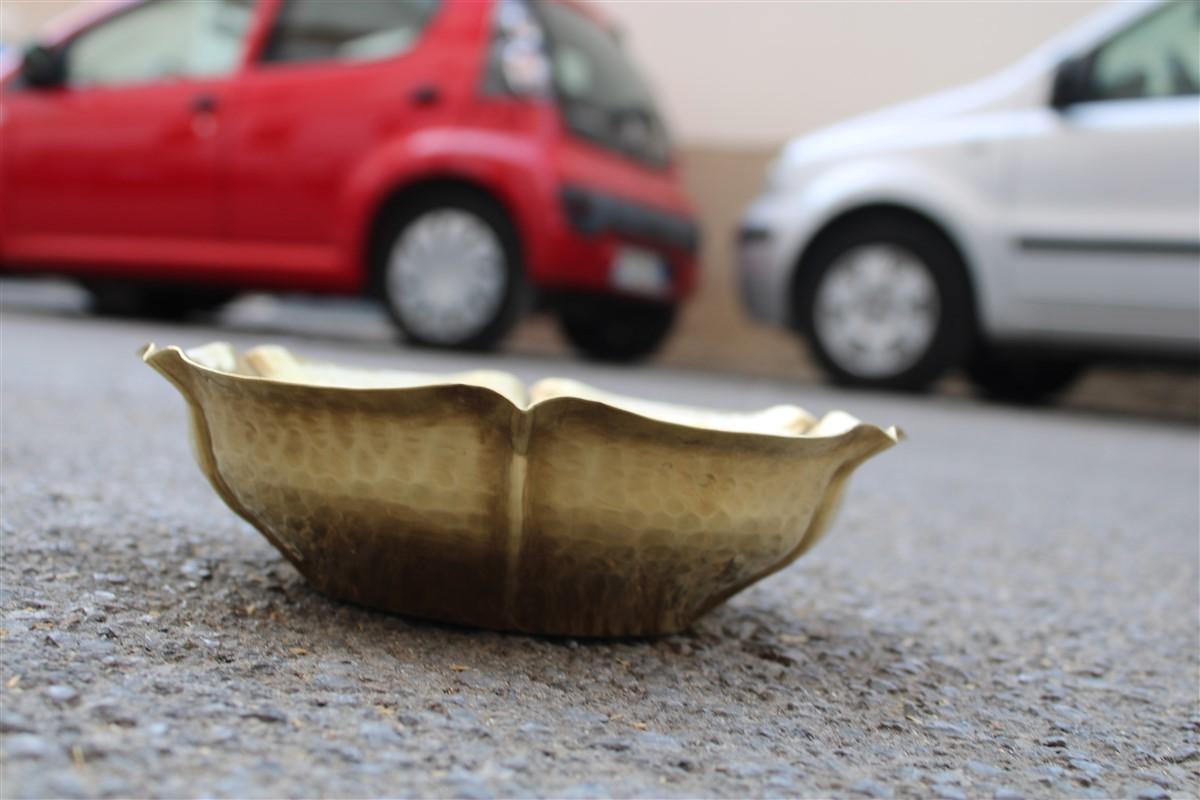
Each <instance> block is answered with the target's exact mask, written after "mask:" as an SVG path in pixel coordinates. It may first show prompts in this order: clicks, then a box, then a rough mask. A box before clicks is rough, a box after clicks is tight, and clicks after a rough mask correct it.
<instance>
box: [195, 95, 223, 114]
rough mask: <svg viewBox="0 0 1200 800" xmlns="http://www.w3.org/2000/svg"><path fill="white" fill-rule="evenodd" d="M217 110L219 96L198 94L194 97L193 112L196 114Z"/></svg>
mask: <svg viewBox="0 0 1200 800" xmlns="http://www.w3.org/2000/svg"><path fill="white" fill-rule="evenodd" d="M216 110H217V98H215V97H213V96H212V95H211V94H198V95H196V96H195V97H193V98H192V112H193V113H195V114H211V113H213V112H214V111H216Z"/></svg>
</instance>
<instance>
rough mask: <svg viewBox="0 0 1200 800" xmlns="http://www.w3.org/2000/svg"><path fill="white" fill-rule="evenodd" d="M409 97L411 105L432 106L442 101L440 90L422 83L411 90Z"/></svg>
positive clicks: (432, 85) (430, 84) (429, 84)
mask: <svg viewBox="0 0 1200 800" xmlns="http://www.w3.org/2000/svg"><path fill="white" fill-rule="evenodd" d="M409 97H410V98H411V99H412V102H413V105H416V106H432V105H435V104H437V102H438V101H439V100H441V99H442V90H441V89H439V88H438V87H437V86H435V85H434V84H432V83H423V84H421V85H420V86H418V87H417V88H415V89H413V90H412V94H411V95H409Z"/></svg>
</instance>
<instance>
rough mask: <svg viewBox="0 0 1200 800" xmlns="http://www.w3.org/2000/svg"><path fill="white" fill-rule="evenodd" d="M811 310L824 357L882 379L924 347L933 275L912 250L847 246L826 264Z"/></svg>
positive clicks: (933, 302)
mask: <svg viewBox="0 0 1200 800" xmlns="http://www.w3.org/2000/svg"><path fill="white" fill-rule="evenodd" d="M813 314H814V319H813V324H814V328H815V330H816V333H817V336H818V337H819V339H820V341H821V345H822V347H823V349H824V350H825V353H826V354H827V355H828V356H829V358H831V359H832V360H833V361H834V362H836V363H837V364H838V366H840V367H841V368H842V369H843V370H845V371H846V372H849V373H851V374H853V375H856V376H858V377H861V378H880V379H886V378H889V377H893V376H896V375H899V374H901V373H903V372H904V371H905V370H907V369H909V368H910V367H912V366H913V365H914V364H916V363H917V362H918V361H920V359H921V357H922V356H923V355H924V354H925V353H926V352H927V351H928V349H929V347H930V345H931V344H932V343H933V339H934V336H935V335H936V333H937V328H938V321H939V318H940V315H941V303H940V301H939V293H938V288H937V285H936V284H935V283H934V280H933V275H932V274H931V273H930V270H929V268H928V267H927V266H926V265H925V263H924V262H923V261H922V260H921V259H920V258H918V257H917V256H916V255H915V254H914V253H912V252H911V251H909V250H907V249H905V248H902V247H898V246H896V245H891V244H868V245H860V246H858V247H853V248H851V249H849V250H847V251H846V252H845V253H843V254H842V255H840V256H838V258H837V259H836V260H835V261H834V262H833V263H832V264H831V265H830V266H829V269H828V270H827V271H826V273H825V275H824V277H823V279H822V280H821V283H820V285H819V286H818V287H817V292H816V297H815V300H814V303H813Z"/></svg>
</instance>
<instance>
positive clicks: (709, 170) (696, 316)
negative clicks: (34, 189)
mask: <svg viewBox="0 0 1200 800" xmlns="http://www.w3.org/2000/svg"><path fill="white" fill-rule="evenodd" d="M88 5H89V4H88V3H87V2H78V0H4V2H3V4H2V6H0V41H2V42H3V44H4V46H5V47H6V48H7V49H8V53H9V55H10V56H13V55H14V53H16V52H17V51H19V50H20V49H21V48H23V47H24V46H25V45H26V44H27V43H28V42H30V41H32V40H34V39H36V38H37V35H38V32H39V31H41V30H43V29H44V27H45V26H46V24H47V23H51V22H53V21H54V20H55V19H56V18H60V17H61V16H62V15H64V14H71V13H76V14H77V13H78V12H79V11H80V8H81V7H86V6H88ZM589 5H590V6H591V7H594V8H595V9H596V10H597V11H598V12H599V13H600V15H601V17H602V18H603V19H605V20H608V21H611V22H612V23H614V25H615V27H616V28H617V29H618V30H619V33H620V39H621V42H622V46H623V47H624V48H625V49H626V51H627V52H628V53H629V54H630V56H631V57H632V60H633V61H634V62H635V63H636V64H637V65H638V66H639V67H640V68H641V69H642V71H643V72H644V73H645V75H646V78H647V81H648V83H649V84H650V85H651V86H652V88H653V92H654V96H655V99H656V102H657V105H658V107H659V108H660V109H661V111H662V112H663V116H664V117H665V119H666V121H667V124H668V126H669V129H670V134H671V139H672V145H673V147H674V151H675V155H676V160H677V164H678V165H679V175H680V179H681V181H682V186H683V188H684V192H685V194H686V195H687V197H688V198H690V201H691V204H692V206H693V207H694V210H695V221H696V223H697V226H698V229H699V231H700V234H701V239H700V240H701V242H702V245H701V247H700V250H699V255H698V263H699V272H700V279H699V281H698V285H697V289H696V292H695V294H694V295H693V296H692V297H691V298H690V299H689V300H688V302H687V303H686V304H684V305H683V307H682V310H681V314H680V315H679V317H678V319H677V321H676V323H675V325H674V328H673V330H672V333H671V334H670V336H669V337H668V338H667V339H666V341H665V343H664V345H663V346H662V348H661V349H660V350H658V351H657V352H656V353H655V355H654V358H655V359H656V361H657V362H658V363H665V364H671V365H676V366H685V367H696V368H703V369H716V370H722V371H727V372H733V373H741V374H752V375H764V376H775V377H785V378H795V379H797V380H803V381H810V380H811V381H817V380H822V375H823V371H822V370H821V369H819V368H818V367H817V366H816V365H815V364H814V361H813V359H812V357H811V355H810V352H809V350H808V348H806V346H805V345H804V343H803V342H802V341H801V340H800V338H799V337H797V336H796V335H794V333H792V332H790V331H787V330H784V329H783V328H782V327H780V326H774V325H765V324H762V323H760V322H759V323H756V322H754V321H753V320H752V319H751V316H750V315H749V314H748V313H747V310H746V308H745V306H744V304H743V302H742V299H741V297H740V295H739V290H738V287H737V275H736V271H737V265H736V236H737V232H738V229H739V224H740V221H741V219H742V217H743V214H744V212H745V211H746V209H747V207H748V206H749V205H750V204H751V203H752V202H753V201H754V199H755V198H756V197H757V196H759V195H760V194H761V193H762V192H763V187H764V181H765V178H766V176H767V173H768V169H769V166H770V165H771V163H772V161H773V160H774V159H776V158H777V157H778V156H779V154H780V152H781V147H783V146H784V145H785V144H786V143H787V142H788V141H789V140H791V139H793V138H795V137H798V136H802V135H804V134H807V133H810V132H813V131H816V130H818V129H822V128H825V127H826V126H829V125H832V124H834V123H837V122H839V121H842V120H845V119H847V118H850V117H854V116H856V115H860V114H863V113H866V112H871V111H875V110H878V109H881V108H884V107H888V106H892V105H895V104H897V103H899V102H902V101H907V100H911V99H914V98H918V97H921V96H923V95H928V94H931V93H934V92H938V91H941V90H945V89H950V88H953V87H957V86H962V85H964V84H968V83H970V82H972V81H976V80H978V79H982V78H985V77H987V76H989V75H992V74H994V73H996V72H997V71H999V70H1001V69H1003V68H1005V67H1007V66H1009V65H1011V64H1013V63H1014V62H1015V61H1017V60H1018V59H1019V58H1020V57H1022V56H1023V55H1025V54H1026V53H1028V52H1029V51H1031V50H1032V49H1034V48H1035V47H1037V46H1038V45H1039V44H1041V43H1043V42H1045V41H1046V40H1048V39H1050V38H1051V37H1053V36H1054V35H1056V34H1058V33H1060V32H1062V31H1064V30H1066V29H1068V28H1070V27H1071V26H1073V25H1075V24H1077V23H1079V22H1080V20H1083V19H1085V18H1087V17H1088V16H1089V15H1093V14H1095V13H1096V12H1097V11H1098V10H1099V9H1101V8H1102V6H1103V4H1102V3H1099V2H1092V1H1091V0H1071V1H1070V2H1040V3H1013V2H962V3H894V2H855V3H822V2H811V3H807V2H783V3H772V2H762V3H757V2H693V3H686V4H681V3H677V2H655V1H654V0H649V1H645V0H643V1H642V2H621V1H620V0H593V2H591V3H590V4H589ZM1198 113H1200V111H1198ZM1197 145H1198V146H1200V142H1198V143H1197ZM1193 177H1194V178H1195V180H1197V181H1200V176H1193ZM1197 224H1198V225H1200V223H1197ZM1197 236H1198V237H1200V233H1198V234H1197ZM24 291H25V289H23V288H17V287H15V286H13V285H12V284H11V283H6V285H5V292H6V296H7V297H8V302H10V303H11V302H22V300H21V298H29V297H33V296H32V295H25V294H21V292H24ZM14 298H15V300H14ZM28 302H33V303H34V304H36V303H37V302H40V301H38V300H36V298H35V299H32V300H29V301H28ZM255 302H256V303H258V305H254V303H255ZM271 302H277V301H271ZM339 303H340V301H336V300H334V301H330V302H329V303H327V304H307V303H302V305H301V307H303V308H305V309H308V310H307V311H306V313H308V314H310V315H312V316H313V317H314V318H320V315H321V314H322V313H325V314H327V315H330V316H328V317H327V322H323V323H319V325H325V326H327V327H328V328H344V329H345V330H346V331H354V330H362V331H371V332H373V333H374V332H379V331H382V330H383V327H384V326H385V325H386V323H385V322H384V321H383V320H382V317H380V316H378V315H375V316H372V317H371V321H370V322H369V323H368V322H364V321H362V320H358V321H356V322H354V323H353V324H351V323H348V322H344V320H343V317H340V316H336V314H337V313H340V312H336V311H335V309H340V310H341V311H344V312H345V314H346V315H347V317H348V316H354V315H358V314H359V313H360V312H361V313H362V314H366V315H368V316H369V315H371V314H374V312H372V311H369V310H365V307H364V306H362V305H361V304H358V305H356V304H349V305H346V304H344V303H341V304H339ZM241 308H242V310H243V311H244V312H245V313H246V314H248V315H249V318H253V319H256V320H262V319H267V318H270V317H271V312H270V311H269V309H270V308H273V306H272V305H271V304H270V302H268V301H265V300H262V299H261V298H260V299H258V300H255V301H252V302H249V303H248V302H247V301H242V305H241ZM247 309H248V310H247ZM264 309H267V310H264ZM288 316H289V318H291V319H294V318H295V315H288ZM230 318H231V319H234V320H235V323H234V324H236V320H237V319H238V318H239V317H238V315H237V313H236V312H233V313H232V316H231V317H230ZM356 319H357V317H356ZM322 329H325V328H322ZM351 335H353V334H351ZM1197 337H1198V338H1200V331H1197ZM506 347H508V348H514V349H516V350H519V351H528V352H537V353H554V354H563V353H567V352H568V351H569V349H570V348H569V346H568V345H567V344H565V343H564V341H563V338H562V336H560V334H559V332H558V331H557V330H556V325H555V322H554V320H553V319H552V318H551V317H550V316H547V315H541V316H529V317H524V318H522V321H521V323H520V325H519V326H517V328H516V330H515V331H514V333H513V335H512V336H511V337H510V338H509V339H508V340H507V342H506ZM940 387H941V390H942V391H947V392H951V393H959V394H965V393H967V392H969V391H970V389H969V387H968V384H967V382H966V381H965V380H963V379H962V378H961V377H959V376H958V375H957V374H956V373H951V374H950V376H949V377H948V378H947V379H945V380H943V381H942V382H941V383H940ZM1061 401H1062V402H1064V403H1066V404H1068V405H1077V406H1080V407H1085V408H1095V409H1112V410H1134V411H1139V412H1143V413H1150V414H1163V415H1166V416H1170V417H1175V418H1182V419H1190V420H1194V419H1198V418H1200V381H1198V380H1197V377H1196V374H1195V369H1194V367H1193V368H1185V369H1183V370H1180V369H1178V368H1176V367H1175V366H1172V367H1171V368H1170V369H1164V368H1162V367H1161V366H1160V365H1158V363H1157V360H1149V361H1145V362H1143V361H1142V360H1141V359H1139V358H1133V359H1131V360H1129V361H1127V363H1126V364H1124V365H1122V366H1120V367H1119V368H1111V367H1104V368H1100V369H1093V370H1090V371H1089V372H1088V373H1087V374H1086V376H1085V377H1084V378H1083V380H1081V381H1079V382H1078V383H1076V384H1074V385H1073V386H1072V387H1071V388H1070V389H1069V391H1068V392H1067V394H1066V395H1065V396H1064V397H1063V398H1062V399H1061Z"/></svg>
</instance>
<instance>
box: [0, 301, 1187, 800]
mask: <svg viewBox="0 0 1200 800" xmlns="http://www.w3.org/2000/svg"><path fill="white" fill-rule="evenodd" d="M218 338H231V339H233V340H234V341H235V342H236V343H237V344H239V345H241V346H245V345H252V344H257V343H259V341H258V337H249V336H246V335H233V336H231V335H230V334H229V332H228V331H221V330H213V329H207V328H204V327H198V326H181V327H171V326H163V325H152V324H146V323H117V322H111V321H100V320H93V319H88V318H85V317H79V316H75V315H71V314H60V315H56V314H53V313H48V312H38V313H34V312H28V311H19V310H18V311H7V312H6V313H5V314H4V315H3V317H0V370H2V375H0V393H2V396H0V413H2V417H0V470H2V480H0V503H2V508H0V511H2V513H0V525H2V531H0V533H2V545H3V558H2V559H0V613H2V621H0V628H2V629H3V632H2V637H3V638H0V648H2V651H0V652H2V665H0V673H2V674H0V698H2V705H0V779H2V793H3V795H4V796H5V797H48V796H54V797H93V796H128V795H134V796H216V797H280V796H318V795H320V796H368V795H389V796H396V795H422V796H430V795H436V796H455V797H468V798H483V797H494V796H495V797H500V796H513V795H553V796H556V797H603V796H610V795H618V796H667V797H685V796H686V797H694V796H714V795H719V796H731V797H733V796H739V797H740V796H817V795H822V796H824V795H835V796H846V797H849V796H868V797H892V796H897V797H901V796H910V797H931V796H932V797H939V798H951V799H953V798H962V797H995V798H1015V797H1045V796H1078V797H1111V796H1124V797H1137V798H1143V799H1144V800H1152V799H1153V798H1165V797H1187V796H1197V795H1200V697H1198V688H1197V687H1198V684H1197V680H1198V677H1200V673H1198V669H1200V668H1198V650H1200V619H1198V614H1200V596H1198V595H1200V540H1198V531H1200V511H1198V505H1200V503H1198V489H1197V487H1198V485H1200V461H1198V437H1197V431H1196V429H1195V428H1194V427H1192V426H1189V425H1178V424H1162V423H1158V422H1155V421H1153V420H1150V419H1145V418H1137V417H1113V416H1100V415H1086V414H1078V413H1066V412H1062V411H1054V410H1038V411H1029V410H1014V409H1009V408H1003V407H997V406H987V405H981V404H978V403H974V402H971V401H968V400H965V399H955V398H932V399H920V398H908V397H898V396H896V397H887V396H878V395H862V394H850V393H839V392H836V391H833V390H829V389H824V388H819V387H813V386H805V385H801V384H789V383H786V382H772V381H767V380H754V381H752V380H749V379H730V378H721V377H713V376H707V375H701V374H696V373H684V372H672V371H665V370H651V369H637V370H628V371H619V370H611V369H601V368H595V367H587V366H584V365H581V364H578V363H574V362H569V361H562V360H558V359H553V358H528V357H521V358H518V357H512V356H508V357H503V356H500V357H492V358H485V357H464V356H447V355H436V354H430V353H422V352H417V351H412V350H406V349H402V348H394V347H387V346H382V345H374V344H372V345H369V346H368V345H366V344H364V345H362V346H355V345H353V344H352V343H342V344H339V345H336V346H333V345H329V344H321V343H318V342H315V341H311V340H307V341H300V342H298V343H297V342H289V341H288V340H287V339H286V338H284V337H280V338H279V340H280V341H281V343H284V344H291V345H292V346H293V347H294V348H295V349H296V350H298V351H299V352H301V353H302V354H309V355H313V356H316V357H321V358H328V359H336V360H341V361H345V362H349V363H357V364H364V365H381V366H382V365H386V366H392V367H403V368H411V369H423V370H435V371H450V370H459V369H463V368H468V367H471V366H480V365H482V366H490V367H497V368H503V369H508V370H510V371H513V372H515V373H517V374H518V375H520V376H521V377H522V378H525V379H535V378H538V377H542V376H544V375H548V374H559V375H565V376H568V377H575V378H580V379H583V380H586V381H589V382H592V383H594V384H596V385H599V386H601V387H604V388H608V389H613V390H616V391H622V392H626V393H630V394H637V395H642V396H647V397H655V398H659V399H664V400H671V401H681V402H690V403H693V404H701V405H710V406H714V407H724V408H732V409H750V408H757V407H764V406H767V405H771V404H774V403H780V402H796V403H798V404H800V405H804V406H807V407H808V408H810V410H813V411H816V412H823V411H825V410H828V409H830V408H838V407H840V408H846V409H847V410H849V411H851V412H853V413H856V414H857V415H858V416H860V417H862V418H864V419H866V420H869V421H872V422H878V423H881V424H892V423H895V424H898V425H901V426H902V427H904V428H905V429H906V431H907V432H908V434H909V436H910V440H909V441H908V442H906V443H904V444H903V445H901V446H900V447H897V448H895V449H894V450H892V451H890V452H888V453H886V454H884V455H883V456H881V457H879V458H878V459H877V460H874V461H872V462H870V463H868V464H867V465H865V466H864V467H863V469H862V470H861V472H860V473H858V474H857V475H856V476H855V478H854V479H853V481H852V482H851V486H850V491H849V493H848V496H847V498H846V503H845V506H844V508H843V510H842V513H841V516H840V518H839V521H838V522H837V523H836V525H835V527H834V529H833V530H832V531H831V532H830V534H829V536H828V537H827V538H826V539H825V540H824V541H823V542H822V543H821V544H820V545H819V546H818V547H817V548H816V549H815V550H814V551H813V552H812V553H811V554H809V555H808V556H806V557H805V558H803V559H802V560H801V561H799V562H797V563H796V564H795V565H793V566H792V567H791V568H789V569H787V570H785V571H784V572H782V573H780V574H778V575H776V576H774V577H772V578H770V579H768V580H766V581H764V582H763V583H761V584H759V585H757V586H755V587H753V588H752V589H750V590H748V591H746V592H745V593H743V594H741V595H739V596H738V597H736V598H734V599H733V600H732V601H731V602H729V603H728V604H726V605H725V606H723V607H721V608H719V609H718V610H716V611H715V612H713V613H712V614H710V615H709V616H708V617H706V618H704V619H703V620H702V621H701V622H700V623H699V624H698V625H697V626H696V627H695V628H694V629H693V630H691V631H690V632H688V633H687V634H684V635H680V636H673V637H670V638H665V639H658V640H648V641H643V640H620V641H575V640H570V639H539V638H531V637H522V636H512V635H502V634H497V633H490V632H482V631H476V630H465V629H459V628H453V627H446V626H441V625H436V624H432V623H425V622H420V621H415V620H410V619H404V618H400V617H395V616H388V615H384V614H378V613H373V612H370V611H366V610H362V609H359V608H355V607H351V606H346V605H341V604H338V603H335V602H331V601H329V600H326V599H325V598H323V597H322V596H321V595H319V594H317V593H316V592H315V591H313V590H312V589H310V588H309V587H308V586H307V585H306V584H305V583H304V581H303V580H302V579H301V578H300V577H299V576H298V575H297V573H296V572H295V571H294V570H293V569H292V568H291V566H289V565H288V564H287V563H286V562H285V561H284V560H283V559H282V558H281V557H280V556H279V555H278V554H277V553H276V552H275V551H274V550H272V549H271V547H270V546H269V545H268V544H267V543H266V542H265V541H264V540H263V539H262V538H261V537H260V536H259V535H258V534H257V533H256V532H254V531H253V530H252V529H251V528H250V527H249V526H248V525H246V524H245V523H243V522H242V521H240V520H239V519H238V518H237V517H235V516H234V514H233V513H232V512H230V511H229V510H228V509H226V508H225V507H224V506H223V505H222V504H221V503H220V501H219V500H218V499H217V498H216V496H215V495H214V494H213V492H212V491H211V489H210V488H209V487H208V485H207V484H206V483H205V482H204V480H203V478H202V477H201V475H200V472H199V470H198V468H197V467H196V466H195V464H194V463H193V462H192V460H191V455H190V453H189V451H188V444H187V439H186V424H185V414H184V404H183V401H182V400H181V399H180V397H179V396H178V395H177V394H176V393H175V391H174V390H173V389H172V388H171V387H170V386H168V385H167V384H166V383H165V382H164V381H163V380H162V379H161V378H160V377H159V376H157V375H156V374H154V373H153V372H152V371H151V370H150V369H148V368H146V367H145V366H143V365H141V364H139V363H138V361H137V359H136V358H135V356H134V351H135V349H136V348H137V346H138V345H140V344H142V343H143V342H145V341H149V340H155V341H157V342H158V343H159V344H172V343H178V344H183V345H195V344H200V343H203V342H206V341H209V340H212V339H218Z"/></svg>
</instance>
